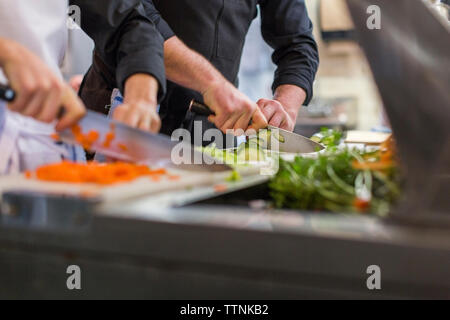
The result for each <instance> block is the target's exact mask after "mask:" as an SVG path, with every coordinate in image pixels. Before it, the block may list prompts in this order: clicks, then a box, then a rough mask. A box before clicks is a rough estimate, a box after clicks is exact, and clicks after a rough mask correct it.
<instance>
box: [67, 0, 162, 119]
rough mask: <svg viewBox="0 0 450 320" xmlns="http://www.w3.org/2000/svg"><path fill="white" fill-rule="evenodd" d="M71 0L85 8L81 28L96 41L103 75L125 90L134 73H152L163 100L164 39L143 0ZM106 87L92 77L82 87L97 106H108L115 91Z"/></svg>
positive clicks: (95, 106) (91, 101)
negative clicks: (127, 81) (149, 15)
mask: <svg viewBox="0 0 450 320" xmlns="http://www.w3.org/2000/svg"><path fill="white" fill-rule="evenodd" d="M69 2H70V4H71V5H77V6H79V7H80V9H81V28H82V29H83V30H84V31H85V32H86V33H87V34H88V35H89V36H90V37H91V38H92V39H93V40H94V42H95V48H96V49H95V50H96V59H97V64H99V65H101V66H102V68H103V69H102V70H103V72H102V73H103V76H104V77H109V80H111V81H110V83H109V85H110V87H113V88H114V87H118V88H119V89H120V90H121V91H122V92H123V87H124V84H125V81H126V79H127V78H129V77H130V76H131V75H133V74H136V73H146V74H150V75H152V76H154V77H155V78H156V79H157V81H158V82H159V91H158V97H159V100H161V99H162V98H163V97H164V94H165V89H166V78H165V69H164V54H163V45H164V39H163V38H162V36H161V34H160V32H159V31H158V30H157V28H156V26H155V23H154V22H153V20H152V19H150V18H149V17H148V14H147V11H146V10H145V8H144V6H143V4H142V3H141V1H140V0H95V1H92V0H70V1H69ZM91 68H93V67H91ZM108 82H109V81H108ZM112 82H114V83H112ZM102 90H105V88H104V86H102V85H101V84H99V83H98V81H89V77H87V78H86V81H84V82H83V84H82V87H81V89H80V91H82V92H83V94H84V96H85V97H87V98H86V100H87V101H89V102H90V107H91V108H93V109H97V108H103V109H104V107H105V104H109V103H108V101H109V97H110V95H111V92H110V91H109V90H107V91H104V93H105V94H103V95H102ZM102 97H107V99H106V100H105V99H102ZM97 111H103V110H98V109H97Z"/></svg>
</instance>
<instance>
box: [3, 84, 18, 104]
mask: <svg viewBox="0 0 450 320" xmlns="http://www.w3.org/2000/svg"><path fill="white" fill-rule="evenodd" d="M15 98H16V93H15V91H14V90H13V89H11V88H10V87H8V86H5V85H2V84H0V100H3V101H6V102H13V101H14V99H15Z"/></svg>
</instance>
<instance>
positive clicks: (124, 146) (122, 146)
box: [117, 143, 128, 151]
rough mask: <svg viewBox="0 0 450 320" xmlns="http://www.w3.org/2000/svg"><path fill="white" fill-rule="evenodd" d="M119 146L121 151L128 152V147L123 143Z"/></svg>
mask: <svg viewBox="0 0 450 320" xmlns="http://www.w3.org/2000/svg"><path fill="white" fill-rule="evenodd" d="M117 146H118V147H119V149H121V150H122V151H127V150H128V147H127V146H126V145H125V144H123V143H119V144H118V145H117Z"/></svg>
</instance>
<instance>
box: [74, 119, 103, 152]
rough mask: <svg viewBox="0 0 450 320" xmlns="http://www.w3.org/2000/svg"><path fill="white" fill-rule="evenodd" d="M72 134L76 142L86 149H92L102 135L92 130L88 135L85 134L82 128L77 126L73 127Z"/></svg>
mask: <svg viewBox="0 0 450 320" xmlns="http://www.w3.org/2000/svg"><path fill="white" fill-rule="evenodd" d="M71 129H72V134H73V135H74V137H75V140H76V141H77V142H78V143H79V144H81V145H82V146H83V148H84V149H87V150H89V149H91V147H92V145H93V144H94V143H95V142H96V141H97V140H98V139H99V137H100V134H99V133H98V131H95V130H91V131H89V132H88V133H87V134H83V132H82V131H81V127H80V126H79V125H78V124H76V125H74V126H72V128H71Z"/></svg>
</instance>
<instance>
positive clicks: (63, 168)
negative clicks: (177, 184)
mask: <svg viewBox="0 0 450 320" xmlns="http://www.w3.org/2000/svg"><path fill="white" fill-rule="evenodd" d="M164 175H167V171H166V170H165V169H156V170H151V169H150V168H149V167H148V166H145V165H137V164H131V163H124V162H115V163H110V164H100V163H97V162H89V163H87V164H82V163H74V162H68V161H64V162H61V163H57V164H50V165H46V166H42V167H40V168H38V169H37V170H36V172H34V173H31V172H29V173H26V177H27V178H29V179H31V178H36V179H38V180H42V181H52V182H67V183H95V184H101V185H111V184H116V183H124V182H130V181H133V180H135V179H137V178H140V177H146V176H147V177H150V178H151V179H155V178H158V179H160V178H161V177H162V176H164Z"/></svg>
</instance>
